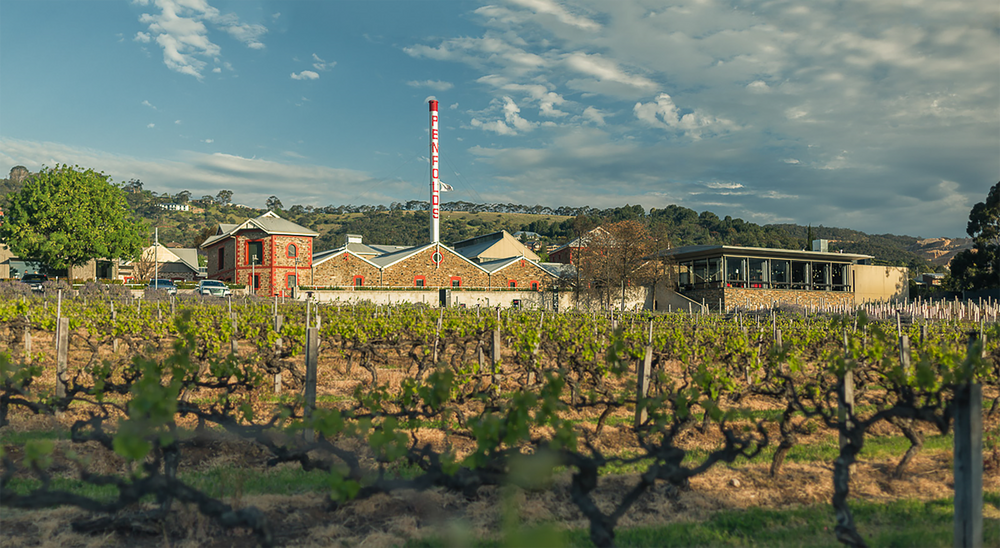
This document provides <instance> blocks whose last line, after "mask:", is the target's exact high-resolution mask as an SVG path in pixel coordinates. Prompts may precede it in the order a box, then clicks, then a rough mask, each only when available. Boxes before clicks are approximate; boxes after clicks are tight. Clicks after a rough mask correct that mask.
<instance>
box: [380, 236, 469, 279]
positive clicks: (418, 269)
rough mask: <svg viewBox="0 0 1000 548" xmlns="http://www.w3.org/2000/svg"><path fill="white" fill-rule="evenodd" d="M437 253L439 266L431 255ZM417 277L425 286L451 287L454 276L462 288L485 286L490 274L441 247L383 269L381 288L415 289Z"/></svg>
mask: <svg viewBox="0 0 1000 548" xmlns="http://www.w3.org/2000/svg"><path fill="white" fill-rule="evenodd" d="M435 252H440V253H441V256H442V260H441V264H440V265H435V264H434V261H433V259H432V256H433V255H434V253H435ZM417 276H423V278H424V287H451V282H452V278H453V277H458V278H460V279H461V286H462V287H487V286H488V285H489V275H488V274H487V273H486V272H485V271H484V270H483V269H481V268H479V267H478V266H476V265H474V264H472V263H470V262H469V261H468V260H467V259H465V258H464V257H462V256H461V255H458V254H456V253H455V252H454V251H451V250H450V249H448V248H447V247H444V246H430V247H428V248H427V249H424V250H423V251H420V252H419V253H417V254H415V255H413V256H410V257H407V258H406V259H404V260H402V261H400V262H398V263H396V264H394V265H392V266H389V267H386V268H384V269H382V285H383V286H384V287H414V286H415V283H414V280H415V278H416V277H417Z"/></svg>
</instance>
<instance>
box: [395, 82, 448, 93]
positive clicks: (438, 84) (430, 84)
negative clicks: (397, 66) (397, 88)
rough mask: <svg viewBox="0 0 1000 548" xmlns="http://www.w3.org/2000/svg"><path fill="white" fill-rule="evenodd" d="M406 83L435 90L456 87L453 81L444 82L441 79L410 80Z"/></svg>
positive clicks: (446, 89)
mask: <svg viewBox="0 0 1000 548" xmlns="http://www.w3.org/2000/svg"><path fill="white" fill-rule="evenodd" d="M406 85H408V86H410V87H414V88H431V89H433V90H435V91H448V90H449V89H451V88H453V87H455V85H454V84H452V83H451V82H443V81H441V80H422V81H417V80H410V81H409V82H407V83H406Z"/></svg>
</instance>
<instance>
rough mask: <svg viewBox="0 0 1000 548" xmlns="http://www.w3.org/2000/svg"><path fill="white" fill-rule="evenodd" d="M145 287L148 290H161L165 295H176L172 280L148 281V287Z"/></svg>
mask: <svg viewBox="0 0 1000 548" xmlns="http://www.w3.org/2000/svg"><path fill="white" fill-rule="evenodd" d="M146 287H148V288H149V289H162V290H164V291H166V292H167V295H176V294H177V286H176V285H174V282H173V281H172V280H150V281H149V285H148V286H146Z"/></svg>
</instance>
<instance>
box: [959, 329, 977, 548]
mask: <svg viewBox="0 0 1000 548" xmlns="http://www.w3.org/2000/svg"><path fill="white" fill-rule="evenodd" d="M977 346H978V344H977V334H976V333H972V334H971V336H970V338H969V356H970V357H971V356H972V354H973V352H974V351H975V349H976V348H977ZM974 381H975V379H973V378H972V374H971V372H970V375H969V380H968V381H967V382H965V383H963V384H961V385H959V386H958V388H956V390H955V453H954V454H955V539H954V545H955V548H982V546H983V385H982V384H979V383H977V382H974Z"/></svg>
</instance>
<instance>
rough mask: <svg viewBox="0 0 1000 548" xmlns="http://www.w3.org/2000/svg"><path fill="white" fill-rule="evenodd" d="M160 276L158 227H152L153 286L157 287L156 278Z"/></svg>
mask: <svg viewBox="0 0 1000 548" xmlns="http://www.w3.org/2000/svg"><path fill="white" fill-rule="evenodd" d="M159 278H160V227H156V228H154V229H153V280H154V281H153V287H154V288H159V285H158V284H157V283H156V280H158V279H159Z"/></svg>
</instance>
